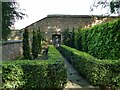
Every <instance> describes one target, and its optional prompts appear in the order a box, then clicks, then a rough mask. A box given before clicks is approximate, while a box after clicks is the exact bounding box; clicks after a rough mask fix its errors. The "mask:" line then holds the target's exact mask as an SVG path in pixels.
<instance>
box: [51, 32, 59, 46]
mask: <svg viewBox="0 0 120 90" xmlns="http://www.w3.org/2000/svg"><path fill="white" fill-rule="evenodd" d="M52 43H53V45H54V46H55V47H59V46H60V44H61V35H60V34H53V35H52Z"/></svg>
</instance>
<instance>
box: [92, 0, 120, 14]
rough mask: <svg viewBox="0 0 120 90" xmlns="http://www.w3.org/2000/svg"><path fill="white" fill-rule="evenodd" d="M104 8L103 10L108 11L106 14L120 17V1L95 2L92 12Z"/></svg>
mask: <svg viewBox="0 0 120 90" xmlns="http://www.w3.org/2000/svg"><path fill="white" fill-rule="evenodd" d="M100 6H101V7H102V9H108V10H107V11H109V12H106V13H105V14H107V15H110V14H113V13H114V14H118V15H120V11H119V9H120V1H119V0H112V1H109V0H102V1H101V0H95V1H94V3H93V5H92V6H91V7H90V11H93V10H94V9H96V8H98V7H100Z"/></svg>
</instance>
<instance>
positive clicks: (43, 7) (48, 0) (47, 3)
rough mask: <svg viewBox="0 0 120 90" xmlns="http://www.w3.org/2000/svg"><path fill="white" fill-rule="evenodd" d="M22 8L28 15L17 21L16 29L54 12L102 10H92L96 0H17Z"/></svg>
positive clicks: (76, 13) (67, 13)
mask: <svg viewBox="0 0 120 90" xmlns="http://www.w3.org/2000/svg"><path fill="white" fill-rule="evenodd" d="M17 1H18V2H19V4H20V8H21V9H25V10H26V11H24V12H25V13H26V14H27V15H28V17H24V19H22V20H19V21H17V22H16V23H15V28H16V29H22V28H24V27H26V26H28V25H30V24H32V23H34V22H36V21H38V20H40V19H42V18H44V17H47V15H52V14H64V15H92V14H93V15H100V14H101V13H102V11H103V10H102V11H100V10H98V9H96V10H94V12H90V6H91V5H92V4H93V3H94V0H17Z"/></svg>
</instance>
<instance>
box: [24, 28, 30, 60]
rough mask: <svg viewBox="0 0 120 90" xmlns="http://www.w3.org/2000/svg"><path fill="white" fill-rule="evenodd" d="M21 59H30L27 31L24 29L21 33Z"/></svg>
mask: <svg viewBox="0 0 120 90" xmlns="http://www.w3.org/2000/svg"><path fill="white" fill-rule="evenodd" d="M23 57H24V59H29V60H30V59H31V55H30V46H29V35H28V30H27V29H25V30H24V33H23Z"/></svg>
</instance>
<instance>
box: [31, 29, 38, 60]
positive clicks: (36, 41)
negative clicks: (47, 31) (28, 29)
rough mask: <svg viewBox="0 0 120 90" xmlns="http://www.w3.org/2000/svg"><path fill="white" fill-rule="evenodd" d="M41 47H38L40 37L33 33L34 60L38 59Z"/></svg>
mask: <svg viewBox="0 0 120 90" xmlns="http://www.w3.org/2000/svg"><path fill="white" fill-rule="evenodd" d="M38 53H39V45H38V36H37V33H36V32H35V31H33V41H32V55H33V59H35V58H37V57H38Z"/></svg>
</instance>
